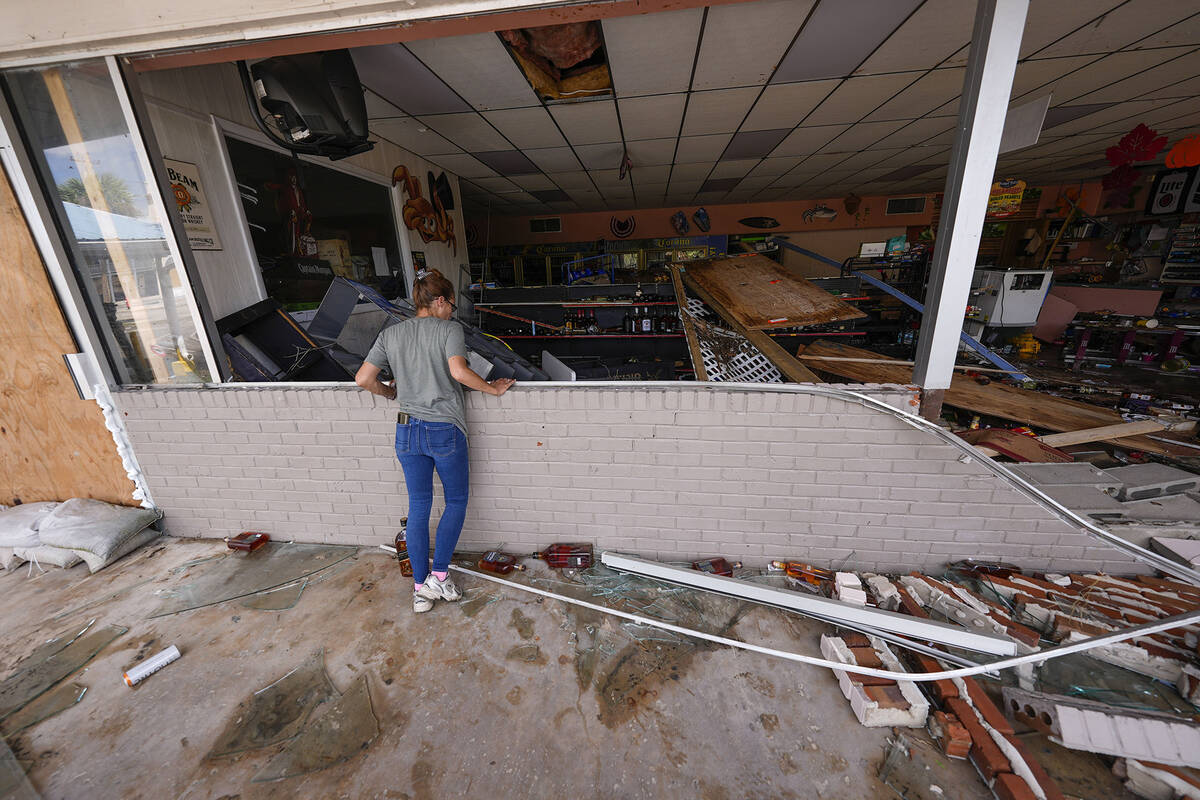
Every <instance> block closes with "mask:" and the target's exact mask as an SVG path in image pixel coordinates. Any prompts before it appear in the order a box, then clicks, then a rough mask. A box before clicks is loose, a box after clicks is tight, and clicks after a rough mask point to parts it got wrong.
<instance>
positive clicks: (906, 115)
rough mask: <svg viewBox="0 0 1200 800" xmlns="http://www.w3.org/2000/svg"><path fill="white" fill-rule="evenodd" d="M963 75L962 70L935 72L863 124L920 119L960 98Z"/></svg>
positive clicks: (959, 68)
mask: <svg viewBox="0 0 1200 800" xmlns="http://www.w3.org/2000/svg"><path fill="white" fill-rule="evenodd" d="M966 73H967V71H966V70H965V69H963V68H961V67H951V68H949V69H935V70H934V71H933V72H930V73H928V74H927V75H925V76H924V77H922V78H921V79H920V80H918V81H917V82H916V83H914V84H913V85H912V86H909V87H908V88H907V89H905V90H904V91H902V92H900V94H898V95H896V96H895V97H893V98H892V99H891V100H888V101H887V102H886V103H884V104H883V105H882V106H881V107H880V108H878V109H876V110H875V111H874V112H873V113H872V114H871V115H870V116H869V117H867V118H866V121H867V122H875V121H880V120H889V119H917V118H918V117H922V116H924V115H925V114H927V113H929V112H930V111H933V110H934V109H935V108H937V107H938V106H940V105H943V104H944V103H947V102H948V101H950V100H953V99H954V98H955V97H957V96H958V95H959V94H961V93H962V86H963V76H965V75H966Z"/></svg>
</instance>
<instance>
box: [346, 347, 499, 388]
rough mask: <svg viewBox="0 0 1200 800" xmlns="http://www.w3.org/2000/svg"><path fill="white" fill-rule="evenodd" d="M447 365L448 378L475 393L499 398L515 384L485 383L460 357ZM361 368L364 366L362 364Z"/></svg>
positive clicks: (453, 358) (451, 359)
mask: <svg viewBox="0 0 1200 800" xmlns="http://www.w3.org/2000/svg"><path fill="white" fill-rule="evenodd" d="M449 363H450V377H451V378H454V380H456V381H458V382H459V383H461V384H462V385H463V386H466V387H467V388H468V389H475V390H476V391H480V392H484V393H485V394H491V395H495V396H496V397H499V396H500V395H502V394H504V393H505V392H507V391H508V387H510V386H512V385H513V384H514V383H516V381H514V380H513V379H512V378H497V379H496V380H494V381H485V380H484V379H483V378H481V377H480V376H479V373H478V372H476V371H475V370H473V369H471V368H470V367H469V366H467V360H466V359H465V358H463V357H462V356H451V357H450V358H449ZM363 366H366V365H365V364H364V365H363ZM360 372H361V370H360ZM359 386H362V384H361V383H360V384H359ZM364 388H365V387H364Z"/></svg>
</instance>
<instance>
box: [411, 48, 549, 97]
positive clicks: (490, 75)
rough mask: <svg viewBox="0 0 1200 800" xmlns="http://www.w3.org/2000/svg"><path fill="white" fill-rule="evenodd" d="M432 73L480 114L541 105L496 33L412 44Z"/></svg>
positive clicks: (413, 49)
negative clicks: (499, 109) (490, 110)
mask: <svg viewBox="0 0 1200 800" xmlns="http://www.w3.org/2000/svg"><path fill="white" fill-rule="evenodd" d="M408 48H409V49H410V50H412V51H413V52H414V53H415V54H416V55H417V56H418V57H419V58H420V59H421V60H422V61H424V62H425V64H426V65H428V66H429V68H430V69H431V70H433V71H434V73H436V74H437V75H438V76H440V77H441V79H442V80H444V81H445V82H446V83H448V84H450V86H451V87H452V88H454V89H455V90H456V91H457V92H458V93H459V94H460V95H462V97H463V98H465V99H466V101H467V102H468V103H470V104H471V105H472V106H474V107H475V108H477V109H479V110H480V111H486V110H489V109H493V108H518V107H521V106H536V105H539V103H538V99H537V96H536V95H534V93H533V88H532V87H530V85H529V81H527V80H525V76H524V75H522V74H521V71H520V70H519V69H517V65H516V64H515V63H514V62H513V60H512V57H511V56H510V55H509V54H508V50H507V49H505V47H504V45H503V44H501V42H500V37H498V36H497V35H496V34H494V33H476V34H472V35H470V36H452V37H449V38H445V39H422V40H420V41H415V42H409V43H408Z"/></svg>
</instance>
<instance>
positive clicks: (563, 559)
mask: <svg viewBox="0 0 1200 800" xmlns="http://www.w3.org/2000/svg"><path fill="white" fill-rule="evenodd" d="M532 557H533V558H540V559H541V560H542V561H545V562H546V563H547V564H549V565H550V566H552V567H556V568H558V569H564V568H571V569H586V568H587V567H590V566H591V565H592V546H591V545H590V544H552V545H550V546H549V547H547V548H546V549H545V550H543V551H542V552H540V553H534V554H533V555H532Z"/></svg>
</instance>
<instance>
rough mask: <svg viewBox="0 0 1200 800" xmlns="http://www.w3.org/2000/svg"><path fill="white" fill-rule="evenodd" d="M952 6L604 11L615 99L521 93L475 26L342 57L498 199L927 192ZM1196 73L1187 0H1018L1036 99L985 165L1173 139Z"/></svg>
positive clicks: (386, 112)
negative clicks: (1038, 123)
mask: <svg viewBox="0 0 1200 800" xmlns="http://www.w3.org/2000/svg"><path fill="white" fill-rule="evenodd" d="M1085 9H1086V10H1085ZM973 14H974V3H971V2H966V1H965V0H923V1H922V0H758V1H757V2H751V3H739V4H734V5H722V6H713V7H710V8H700V9H688V10H683V11H673V12H666V13H659V14H650V15H641V16H631V17H621V18H616V19H606V20H604V21H603V22H602V26H603V36H604V42H605V46H606V48H607V53H608V61H609V65H610V68H611V71H612V76H613V85H614V95H615V97H611V98H602V99H591V100H583V101H578V102H567V103H562V102H559V103H550V104H544V103H542V102H540V101H539V100H538V98H537V97H536V95H535V94H534V92H533V90H532V89H531V88H530V86H529V84H528V82H527V81H526V80H525V78H524V76H523V75H522V74H521V73H520V71H519V70H518V68H517V67H516V65H515V63H514V62H513V60H512V58H511V57H510V56H509V54H508V52H507V51H506V49H505V47H504V46H503V44H502V43H501V41H500V39H499V37H497V36H496V35H494V34H476V35H470V36H462V37H456V38H449V39H436V40H427V41H417V42H409V43H408V44H392V45H381V46H375V47H364V48H357V49H355V50H354V51H353V52H354V56H355V62H356V65H357V67H358V70H359V77H360V79H361V80H362V82H363V85H364V86H365V88H366V89H367V106H368V115H369V117H370V129H371V132H372V134H373V135H375V136H376V137H379V138H383V139H388V140H390V141H392V142H394V143H395V144H397V145H399V146H401V147H403V148H405V149H407V150H410V151H412V152H414V153H416V154H418V155H420V156H422V157H424V158H427V159H428V160H430V161H432V162H434V163H436V164H438V165H440V166H442V167H444V168H445V169H447V170H449V171H451V172H453V173H455V174H457V175H459V176H460V178H461V179H462V192H463V195H464V199H465V200H466V201H467V202H468V203H473V204H475V205H483V206H489V207H490V208H492V210H493V211H496V212H499V213H508V214H537V213H545V212H564V211H577V210H603V209H627V208H647V207H662V206H687V205H700V204H718V203H736V202H753V201H771V200H788V199H804V198H814V197H831V196H841V195H844V194H847V193H849V192H851V191H854V192H857V193H858V194H860V195H861V194H889V195H896V194H910V193H922V192H936V191H940V190H941V189H942V186H943V184H944V181H945V177H946V172H947V164H948V161H949V154H950V146H951V144H952V141H953V136H954V128H955V122H956V114H957V112H958V98H959V95H960V92H961V89H962V81H963V76H964V72H965V65H966V61H967V55H968V51H969V41H970V37H971V26H972V22H973ZM1197 75H1200V10H1198V8H1197V6H1196V4H1195V2H1194V0H1125V2H1120V1H1119V0H1090V1H1089V2H1087V3H1063V2H1060V1H1059V0H1033V2H1032V3H1031V5H1030V11H1029V17H1028V20H1027V24H1026V27H1025V34H1024V38H1023V41H1022V48H1021V61H1020V63H1019V65H1018V68H1017V73H1016V78H1015V81H1014V86H1013V91H1012V97H1011V105H1013V106H1016V105H1020V104H1023V103H1025V102H1028V101H1032V100H1035V99H1038V98H1042V97H1045V96H1046V95H1047V94H1050V95H1051V96H1052V101H1051V104H1050V110H1049V112H1048V113H1047V117H1046V122H1045V124H1044V127H1043V131H1042V135H1041V139H1040V141H1039V142H1038V143H1037V144H1036V145H1034V146H1032V147H1028V148H1025V149H1023V150H1020V151H1016V152H1012V153H1008V154H1005V155H1003V156H1002V157H1001V159H1000V162H999V165H998V169H997V171H998V173H1002V174H1004V175H1010V174H1011V175H1013V176H1015V177H1020V178H1024V179H1026V180H1028V181H1031V182H1035V183H1056V182H1061V181H1074V180H1084V179H1094V178H1096V177H1098V176H1100V175H1102V174H1104V173H1106V172H1107V171H1108V169H1109V168H1108V166H1107V165H1106V163H1105V162H1104V161H1103V153H1104V149H1105V148H1106V147H1107V146H1108V145H1110V144H1113V143H1115V141H1116V140H1117V139H1118V138H1119V137H1120V136H1121V135H1123V134H1124V133H1126V132H1127V131H1129V130H1130V129H1131V128H1132V127H1133V126H1134V125H1136V124H1137V123H1138V122H1145V123H1146V124H1148V125H1150V126H1151V127H1154V128H1157V129H1158V130H1159V131H1160V132H1161V133H1166V134H1168V135H1170V136H1171V139H1172V141H1174V140H1175V139H1177V138H1179V136H1181V135H1183V134H1184V133H1186V132H1190V131H1192V130H1195V129H1196V128H1200V98H1198V95H1200V78H1198V77H1197ZM625 152H628V154H629V157H630V159H631V161H632V164H633V170H632V175H630V176H627V177H626V178H625V179H624V180H622V179H621V178H620V177H619V169H618V168H619V166H620V163H621V158H622V155H623V153H625ZM1159 160H1160V161H1161V157H1160V159H1159Z"/></svg>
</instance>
